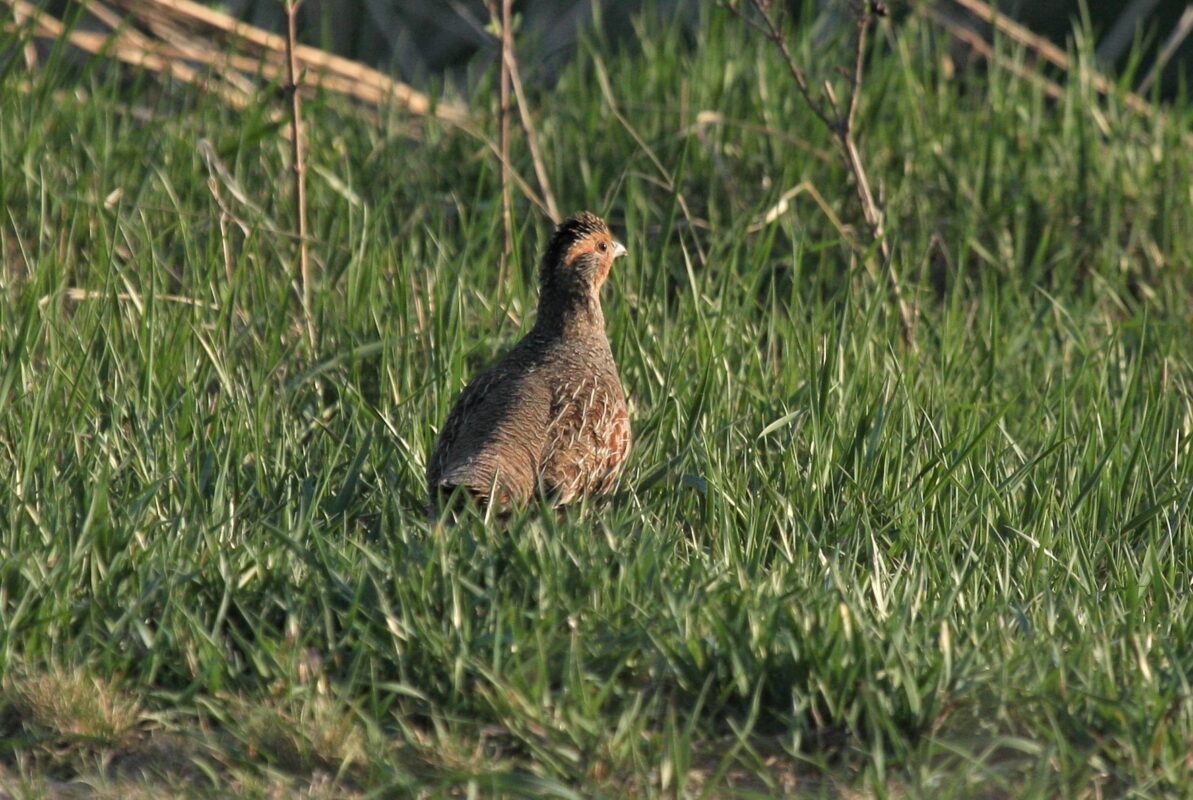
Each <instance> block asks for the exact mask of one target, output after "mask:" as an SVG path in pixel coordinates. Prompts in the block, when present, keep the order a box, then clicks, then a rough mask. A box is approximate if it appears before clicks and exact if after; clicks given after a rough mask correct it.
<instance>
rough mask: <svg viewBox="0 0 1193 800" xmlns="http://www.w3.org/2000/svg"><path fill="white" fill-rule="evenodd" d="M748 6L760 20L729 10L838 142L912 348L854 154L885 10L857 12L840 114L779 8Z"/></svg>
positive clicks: (880, 229)
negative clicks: (768, 49)
mask: <svg viewBox="0 0 1193 800" xmlns="http://www.w3.org/2000/svg"><path fill="white" fill-rule="evenodd" d="M749 2H750V6H751V7H752V8H753V9H754V12H755V13H756V15H757V17H758V19H755V18H753V17H751V16H750V15H749V14H748V13H747V12H745V11H743V10H742V9H741V8H740V6H739V4H737V3H733V4H730V5H729V8H730V9H732V10H733V11H734V12H735V13H737V14H738V16H739V17H740V18H741V19H742V20H744V21H745V22H746V23H747V24H748V25H750V26H751V27H752V28H754V29H755V30H757V31H758V32H759V33H761V34H762V35H763V36H764V37H765V38H766V39H767V40H768V41H770V42H771V43H772V44H773V45H774V46H775V49H776V50H778V52H779V54H780V55H781V56H782V57H783V61H784V63H785V64H786V65H787V71H788V72H790V73H791V78H792V80H793V81H794V82H795V86H796V88H797V89H798V90H799V93H800V96H802V97H803V98H804V104H805V105H806V106H807V107H808V108H809V109H810V110H811V111H812V113H814V114H815V115H816V117H817V118H818V119H819V120H820V121H821V122H822V123H824V125H825V127H827V128H828V129H829V131H830V132H831V133H832V135H833V139H834V140H835V141H836V142H837V146H838V147H839V148H840V149H841V155H842V156H843V157H844V159H845V164H846V166H847V167H848V168H849V172H850V173H851V174H852V175H853V180H854V185H855V187H856V191H857V198H858V203H859V204H860V205H861V208H862V218H863V219H864V220H865V223H866V227H867V228H869V230H870V236H871V238H872V239H873V240H874V242H875V243H876V244H877V245H878V250H879V253H880V254H881V256H882V262H883V265H884V266H885V268H886V276H887V281H888V282H889V283H890V287H891V294H892V296H893V299H894V301H895V305H896V306H897V307H898V310H899V322H900V324H901V327H902V332H903V340H904V342H906V343H907V344H908V345H910V346H911V347H913V348H914V346H915V312H914V310H913V309H912V308H911V306H910V305H909V304H908V303H907V301H906V300H905V299H904V297H903V289H902V285H901V283H900V281H899V273H898V270H897V269H896V267H895V264H894V260H893V259H892V258H891V245H890V242H888V241H887V239H886V235H885V234H886V231H885V224H884V216H883V213H882V209H881V208H880V207H879V205H878V202H877V201H876V200H875V199H874V193H873V191H872V190H871V189H870V180H869V178H868V177H867V175H866V167H865V164H864V163H863V162H862V157H861V153H860V151H859V150H858V147H857V140H856V138H855V136H854V130H855V124H856V122H857V109H858V102H859V99H860V98H861V93H862V79H863V77H864V75H863V72H864V67H865V62H866V35H867V33H868V32H869V30H870V26H871V25H873V24H874V19H875V18H876V17H877V16H880V15H883V14H885V8H884V7H883V6H882V4H881V3H880V2H878V0H862V5H861V6H859V7H858V9H857V30H856V33H855V36H854V54H853V71H852V73H851V74H850V76H849V94H848V96H847V97H846V101H845V103H844V108H842V104H841V103H840V102H838V100H837V97H836V95H835V94H834V90H833V87H832V84H831V83H829V82H828V81H825V83H824V85H823V86H822V87H821V88H820V92H821V94H820V95H816V94H814V93H813V90H812V85H811V84H810V83H809V82H808V77H807V74H806V73H805V72H804V71H803V69H802V68H801V67H800V66H799V64H798V63H796V60H795V57H794V56H793V55H792V54H791V49H790V47H789V46H788V44H787V37H786V36H785V35H784V33H783V20H782V5H781V4H780V5H779V7H778V10H776V4H775V2H774V0H749ZM871 276H872V277H877V276H876V275H875V274H874V272H873V271H871Z"/></svg>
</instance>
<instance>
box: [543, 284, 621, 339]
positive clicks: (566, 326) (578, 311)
mask: <svg viewBox="0 0 1193 800" xmlns="http://www.w3.org/2000/svg"><path fill="white" fill-rule="evenodd" d="M535 327H536V328H539V329H540V330H542V331H544V332H550V333H559V334H564V335H574V334H582V333H586V332H591V331H597V332H599V333H604V331H605V315H604V313H603V312H602V311H601V298H600V297H598V296H597V295H596V294H592V293H588V292H563V291H546V292H544V293H543V294H542V295H541V296H540V297H539V307H538V318H537V320H536V321H535Z"/></svg>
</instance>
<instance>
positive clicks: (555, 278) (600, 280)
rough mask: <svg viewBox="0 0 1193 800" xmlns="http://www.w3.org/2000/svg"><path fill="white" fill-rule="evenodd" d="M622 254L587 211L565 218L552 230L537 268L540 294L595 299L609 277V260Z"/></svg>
mask: <svg viewBox="0 0 1193 800" xmlns="http://www.w3.org/2000/svg"><path fill="white" fill-rule="evenodd" d="M625 254H626V249H625V245H623V244H622V243H621V242H619V241H617V240H616V239H614V238H613V234H612V233H610V232H609V226H608V225H606V224H605V221H604V220H602V219H601V218H600V217H598V216H597V215H596V214H592V213H590V212H588V211H583V212H581V213H579V214H576V215H575V216H572V217H568V218H567V219H565V220H564V221H563V222H561V223H560V224H559V227H557V228H556V229H555V234H554V235H553V236H552V237H551V242H550V244H548V245H547V252H546V253H545V254H544V255H543V262H542V265H541V266H540V267H539V282H540V284H541V286H542V291H543V293H548V292H551V293H563V294H579V295H585V296H592V297H595V296H596V295H597V294H598V293H599V292H600V290H601V285H602V284H604V282H605V279H606V278H608V277H609V270H610V269H612V267H613V260H614V259H616V258H617V257H618V256H624V255H625Z"/></svg>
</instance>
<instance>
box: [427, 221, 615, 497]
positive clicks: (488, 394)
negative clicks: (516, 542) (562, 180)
mask: <svg viewBox="0 0 1193 800" xmlns="http://www.w3.org/2000/svg"><path fill="white" fill-rule="evenodd" d="M625 252H626V249H625V247H623V246H622V245H621V243H619V242H617V241H616V240H614V238H613V236H612V234H611V233H610V232H609V227H608V226H607V225H606V224H605V223H604V221H603V220H602V219H601V218H600V217H598V216H596V215H595V214H591V213H588V212H583V213H580V214H577V215H575V216H574V217H570V218H568V219H566V220H564V222H563V223H562V224H560V225H559V226H558V227H557V228H556V229H555V233H554V235H553V236H552V237H551V241H550V243H549V244H548V246H547V251H546V253H545V254H544V255H543V259H542V262H541V263H540V265H539V302H538V314H537V318H536V320H535V324H534V327H533V328H532V329H531V330H530V332H529V333H527V334H526V336H525V337H523V338H522V340H521V341H519V342H518V343H517V344H516V345H515V346H514V348H513V349H512V350H510V351H509V352H508V353H507V354H506V355H505V357H504V358H502V359H501V360H500V361H498V362H497V363H496V364H494V365H493V366H491V367H489V369H487V370H486V371H484V372H482V373H481V374H480V375H478V376H476V377H475V378H473V380H472V381H471V382H470V383H469V384H468V385H467V386H466V387H465V388H464V391H463V392H462V393H461V395H460V397H459V399H457V400H456V404H455V406H454V407H453V408H452V410H451V413H450V414H448V416H447V420H446V421H445V422H444V423H443V427H442V429H440V431H439V436H438V437H437V439H436V440H435V447H434V449H433V451H432V453H431V457H430V459H429V460H428V462H427V489H428V492H429V494H430V508H431V512H432V514H434V513H436V512H437V511H438V509H439V506H440V504H441V503H442V502H443V501H444V500H445V499H446V498H447V497H448V496H450V495H451V494H452V493H453V492H455V491H456V490H457V489H463V490H465V491H467V492H468V493H469V494H471V495H472V496H473V498H474V499H475V500H476V501H477V502H478V504H480V505H482V506H485V505H488V504H490V503H491V504H493V505H494V506H496V507H498V508H500V509H503V510H505V509H509V508H510V507H513V506H520V505H525V504H526V503H527V502H528V501H530V500H531V499H533V498H535V497H543V498H545V499H547V500H548V501H550V502H553V503H556V504H560V505H562V504H565V503H569V502H572V501H574V500H577V499H579V498H581V497H583V496H586V495H599V494H604V493H606V492H608V491H609V490H610V489H611V488H612V486H613V484H614V481H615V479H616V478H617V475H618V473H619V472H620V471H621V468H622V465H623V464H624V463H625V459H626V456H627V455H628V454H629V451H630V421H629V415H628V413H627V411H626V401H625V393H624V392H623V391H622V387H621V379H620V378H619V377H618V374H617V365H616V364H614V363H613V352H612V350H610V348H609V339H608V337H607V336H606V335H605V317H604V314H603V313H602V311H601V297H600V291H601V286H602V285H603V284H604V283H605V280H606V279H607V278H608V277H609V270H610V269H611V268H612V266H613V261H614V259H616V258H617V257H618V256H622V255H625Z"/></svg>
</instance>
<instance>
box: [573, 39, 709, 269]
mask: <svg viewBox="0 0 1193 800" xmlns="http://www.w3.org/2000/svg"><path fill="white" fill-rule="evenodd" d="M592 65H593V67H594V68H595V69H596V78H597V84H598V85H599V86H600V87H601V93H602V94H603V95H604V96H605V102H606V103H608V104H609V111H610V112H612V114H613V117H614V119H616V120H617V122H618V123H619V124H620V125H621V127H622V128H624V129H625V132H626V133H628V134H629V135H630V138H631V139H633V140H634V142H635V144H637V145H638V148H639V149H640V150H641V151H642V152H643V153H646V157H647V158H648V159H650V163H651V164H653V165H654V168H655V169H656V170H657V171H658V173H659V176H660V178H661V185H662V186H663V188H664V189H666V190H667V191H668V192H670V193H671V194H673V195H675V202H676V203H677V204H678V205H679V210H680V211H681V212H682V213H683V216H684V219H685V220H686V221H687V223H688V227H690V228H691V229H693V230H695V229H696V219H695V217H694V216H693V215H692V210H691V209H690V208H688V201H687V200H686V199H685V198H684V195H683V192H681V191H680V188H679V186H678V185H676V183H675V176H674V175H673V174H671V173H670V172H668V171H667V168H666V167H665V166H663V162H662V160H660V159H659V157H658V155H656V154H655V151H654V149H653V148H651V146H650V145H649V144H647V143H646V140H645V139H643V138H642V134H640V133H638V129H637V128H635V127H634V126H633V125H632V124H631V123H630V121H629V120H628V119H626V116H625V114H622V113H621V108H620V107H619V106H618V105H617V97H616V96H615V95H614V94H613V86H612V84H610V83H609V74H608V73H607V72H606V71H605V65H604V63H603V62H602V61H601V60H600V59H599V58H594V59H593V62H592ZM692 242H693V244H695V246H696V255H697V257H699V259H700V265H701V266H704V265H705V264H707V263H708V257H707V255H706V254H705V252H704V248H703V247H701V246H700V239H699V238H698V237H692Z"/></svg>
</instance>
